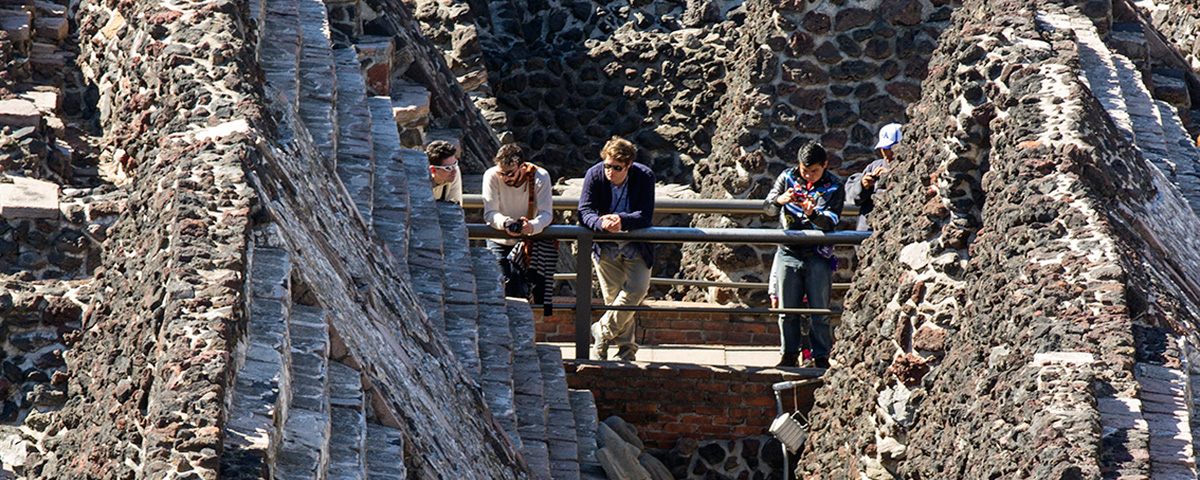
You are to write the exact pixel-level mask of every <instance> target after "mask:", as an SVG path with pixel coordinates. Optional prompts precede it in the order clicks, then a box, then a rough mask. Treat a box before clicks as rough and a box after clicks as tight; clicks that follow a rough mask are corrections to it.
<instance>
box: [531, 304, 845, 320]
mask: <svg viewBox="0 0 1200 480" xmlns="http://www.w3.org/2000/svg"><path fill="white" fill-rule="evenodd" d="M546 306H547V305H546V304H543V303H535V304H531V305H530V307H531V308H533V309H534V310H535V311H536V310H537V309H539V308H540V309H543V310H545V308H546ZM549 306H550V307H551V308H553V309H554V310H576V309H577V307H576V306H575V305H568V304H564V303H553V304H550V305H549ZM591 309H592V310H615V311H618V312H674V313H728V314H737V315H779V314H784V315H830V316H834V317H840V316H841V315H842V310H839V309H829V308H754V307H688V306H670V307H663V306H649V305H601V304H594V305H592V306H591Z"/></svg>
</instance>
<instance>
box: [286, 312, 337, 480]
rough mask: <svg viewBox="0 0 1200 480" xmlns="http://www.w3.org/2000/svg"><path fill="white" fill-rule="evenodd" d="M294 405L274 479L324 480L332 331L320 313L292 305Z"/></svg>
mask: <svg viewBox="0 0 1200 480" xmlns="http://www.w3.org/2000/svg"><path fill="white" fill-rule="evenodd" d="M292 310H293V313H292V315H291V317H289V319H288V331H289V332H290V333H291V335H292V338H293V342H292V346H291V353H292V360H293V363H292V377H293V382H292V402H291V409H290V413H291V414H290V415H289V417H288V420H287V424H286V427H285V430H284V443H283V451H282V452H281V454H280V460H279V465H278V470H277V472H276V475H275V478H279V479H283V478H287V479H298V478H305V479H308V478H311V479H320V478H323V477H324V473H325V468H326V467H325V466H326V465H327V464H328V462H329V438H330V435H331V433H332V426H331V417H330V411H329V327H328V326H327V323H326V319H325V312H324V311H323V310H321V309H319V308H315V307H310V306H304V305H293V306H292Z"/></svg>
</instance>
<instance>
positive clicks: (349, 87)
mask: <svg viewBox="0 0 1200 480" xmlns="http://www.w3.org/2000/svg"><path fill="white" fill-rule="evenodd" d="M333 58H334V67H335V69H336V70H337V105H336V107H337V124H338V135H337V146H338V150H337V159H336V160H337V164H336V168H337V173H338V177H339V178H341V180H342V184H343V185H345V186H346V191H347V192H350V196H351V197H353V198H354V203H355V205H357V206H358V210H359V213H361V214H362V216H363V220H366V221H367V223H368V224H373V220H372V214H373V210H374V208H373V207H374V201H375V200H374V191H373V188H372V187H373V186H374V182H375V145H374V137H375V135H376V133H375V130H374V128H373V124H374V120H373V118H372V117H373V115H374V112H372V111H371V109H370V106H369V105H368V104H367V95H366V89H367V87H366V84H365V83H363V77H362V72H361V70H359V66H358V54H357V53H355V52H354V49H351V48H338V49H335V50H334V51H333ZM385 118H386V117H385ZM393 130H394V129H393ZM384 141H386V140H384ZM398 146H399V144H397V147H398ZM384 154H386V152H384Z"/></svg>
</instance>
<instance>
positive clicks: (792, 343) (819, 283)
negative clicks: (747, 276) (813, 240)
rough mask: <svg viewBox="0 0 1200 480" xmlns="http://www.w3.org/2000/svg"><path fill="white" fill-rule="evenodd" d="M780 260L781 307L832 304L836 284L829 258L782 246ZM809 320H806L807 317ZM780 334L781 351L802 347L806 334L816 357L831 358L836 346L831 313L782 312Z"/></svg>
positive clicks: (814, 306)
mask: <svg viewBox="0 0 1200 480" xmlns="http://www.w3.org/2000/svg"><path fill="white" fill-rule="evenodd" d="M775 261H776V262H779V267H778V270H777V271H778V274H779V306H780V307H781V308H805V302H804V298H805V297H808V302H807V303H808V304H807V308H829V294H830V290H831V289H832V287H833V271H832V270H831V269H830V265H829V259H828V258H825V257H822V256H820V255H817V253H816V252H811V251H810V252H806V253H804V254H802V255H800V256H796V255H794V254H792V253H790V252H788V251H786V250H785V249H783V248H780V249H779V250H778V251H776V252H775ZM806 320H807V321H806ZM779 335H780V337H781V338H780V346H781V348H780V351H781V353H785V354H786V353H797V352H799V351H800V349H801V347H802V346H803V345H802V342H803V341H804V340H805V338H804V337H806V336H807V337H808V338H807V340H808V341H809V342H808V343H809V344H810V346H811V347H812V354H813V358H814V359H816V358H829V351H830V350H831V349H832V348H833V327H832V326H831V325H830V324H829V315H811V316H809V318H808V319H805V318H804V316H803V315H791V314H788V315H780V316H779Z"/></svg>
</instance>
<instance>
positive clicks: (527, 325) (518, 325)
mask: <svg viewBox="0 0 1200 480" xmlns="http://www.w3.org/2000/svg"><path fill="white" fill-rule="evenodd" d="M505 303H506V309H505V310H506V311H507V312H508V320H509V329H510V330H511V331H512V337H513V344H512V345H513V387H514V393H515V401H516V407H517V432H518V434H519V435H520V436H521V443H522V444H523V447H524V449H523V453H524V455H525V462H526V463H528V464H529V468H530V469H532V470H533V472H534V473H535V474H536V475H537V476H538V478H542V479H546V478H550V450H549V445H548V443H547V440H548V436H547V432H546V424H547V419H546V417H547V413H548V411H547V405H546V399H545V394H546V393H545V392H546V390H545V382H543V381H542V364H541V360H540V359H539V358H538V354H537V347H536V344H535V343H534V341H533V336H534V334H533V310H532V309H530V308H529V303H527V302H525V301H523V300H517V299H513V298H508V299H506V300H505Z"/></svg>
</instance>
